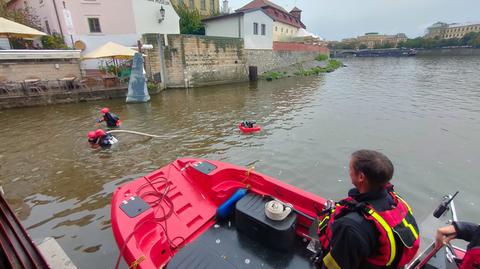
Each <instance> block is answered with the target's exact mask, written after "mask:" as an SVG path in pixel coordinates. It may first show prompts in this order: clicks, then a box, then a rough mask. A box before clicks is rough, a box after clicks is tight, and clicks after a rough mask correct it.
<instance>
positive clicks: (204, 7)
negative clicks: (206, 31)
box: [200, 0, 207, 10]
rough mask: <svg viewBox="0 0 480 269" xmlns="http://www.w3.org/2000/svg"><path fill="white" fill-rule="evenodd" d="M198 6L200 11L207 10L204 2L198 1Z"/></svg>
mask: <svg viewBox="0 0 480 269" xmlns="http://www.w3.org/2000/svg"><path fill="white" fill-rule="evenodd" d="M200 6H201V8H202V10H207V7H206V6H205V0H200Z"/></svg>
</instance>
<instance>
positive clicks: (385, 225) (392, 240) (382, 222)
mask: <svg viewBox="0 0 480 269" xmlns="http://www.w3.org/2000/svg"><path fill="white" fill-rule="evenodd" d="M368 214H370V215H371V216H372V217H373V218H374V219H375V220H377V221H378V223H380V225H382V227H383V229H384V230H385V231H386V232H387V237H388V241H389V243H390V258H389V259H388V262H387V264H386V265H387V266H390V265H391V264H392V262H393V260H394V259H395V255H396V253H397V249H396V245H395V238H394V237H393V231H392V228H391V227H390V225H388V223H387V222H386V221H385V220H384V219H383V218H382V216H380V215H379V214H378V213H377V212H375V211H374V210H373V209H370V210H369V211H368Z"/></svg>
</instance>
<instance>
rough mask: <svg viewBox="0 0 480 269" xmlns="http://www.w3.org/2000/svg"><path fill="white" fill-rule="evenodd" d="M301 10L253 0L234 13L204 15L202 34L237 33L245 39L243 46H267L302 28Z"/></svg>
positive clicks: (267, 47) (257, 47) (255, 47)
mask: <svg viewBox="0 0 480 269" xmlns="http://www.w3.org/2000/svg"><path fill="white" fill-rule="evenodd" d="M301 13H302V11H301V10H300V9H299V8H297V7H295V8H294V9H292V11H290V12H288V11H286V10H285V9H284V8H282V7H281V6H279V5H277V4H275V3H273V2H271V1H268V0H253V1H251V2H250V3H248V4H246V5H245V6H243V7H241V8H239V9H237V10H235V13H231V14H225V15H221V16H216V17H211V18H207V19H204V20H203V23H204V25H205V34H206V35H209V36H227V37H240V38H243V39H245V48H253V49H271V48H272V44H273V41H280V40H282V39H288V38H289V37H294V36H296V35H297V33H298V31H299V30H300V29H306V26H305V25H304V24H303V23H302V21H301Z"/></svg>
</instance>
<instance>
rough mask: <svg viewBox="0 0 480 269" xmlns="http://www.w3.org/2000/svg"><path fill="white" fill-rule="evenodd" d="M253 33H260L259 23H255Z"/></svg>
mask: <svg viewBox="0 0 480 269" xmlns="http://www.w3.org/2000/svg"><path fill="white" fill-rule="evenodd" d="M253 34H254V35H258V23H256V22H254V23H253Z"/></svg>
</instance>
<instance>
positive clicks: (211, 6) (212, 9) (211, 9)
mask: <svg viewBox="0 0 480 269" xmlns="http://www.w3.org/2000/svg"><path fill="white" fill-rule="evenodd" d="M210 11H211V12H212V13H214V12H215V0H210Z"/></svg>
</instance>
